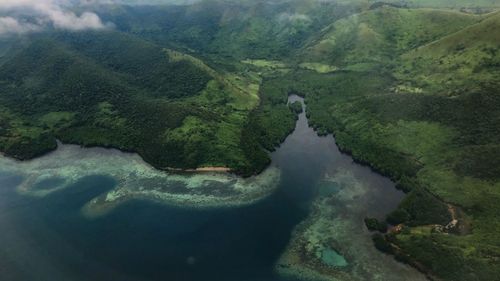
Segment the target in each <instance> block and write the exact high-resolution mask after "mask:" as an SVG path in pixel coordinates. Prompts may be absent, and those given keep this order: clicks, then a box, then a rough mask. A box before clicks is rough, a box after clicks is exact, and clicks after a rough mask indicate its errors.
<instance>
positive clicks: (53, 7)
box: [0, 0, 109, 35]
mask: <svg viewBox="0 0 500 281" xmlns="http://www.w3.org/2000/svg"><path fill="white" fill-rule="evenodd" d="M69 7H70V3H69V2H68V1H67V0H0V12H2V14H4V16H0V35H2V34H21V33H27V32H33V31H38V30H42V29H43V28H45V27H47V26H52V27H53V28H56V29H65V30H72V31H79V30H85V29H103V28H106V27H108V26H109V23H108V24H105V23H103V22H102V20H101V19H100V18H99V16H98V15H97V14H95V13H93V12H88V11H87V12H83V13H81V14H76V13H75V12H73V11H71V10H70V9H69ZM11 13H12V16H11V15H10V14H11ZM5 14H6V16H5ZM14 15H15V16H14ZM21 16H22V17H21ZM26 17H29V18H30V21H27V20H26Z"/></svg>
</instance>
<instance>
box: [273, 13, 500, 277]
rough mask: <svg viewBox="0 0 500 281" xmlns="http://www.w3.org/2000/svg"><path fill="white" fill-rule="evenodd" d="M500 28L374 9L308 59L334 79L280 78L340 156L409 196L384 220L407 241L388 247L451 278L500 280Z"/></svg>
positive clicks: (494, 20)
mask: <svg viewBox="0 0 500 281" xmlns="http://www.w3.org/2000/svg"><path fill="white" fill-rule="evenodd" d="M498 22H499V18H498V14H488V15H483V16H475V15H470V14H461V13H457V12H450V11H436V10H431V9H416V10H414V9H410V10H408V9H397V8H393V7H382V8H379V9H375V10H370V11H368V12H363V13H361V14H358V15H355V16H352V17H349V18H346V19H342V20H340V21H337V22H335V23H333V24H332V25H331V26H330V27H328V28H327V29H325V30H324V31H323V33H322V34H319V35H317V36H316V37H314V38H313V39H312V40H311V41H310V44H309V46H307V47H306V48H304V49H303V50H302V54H303V55H302V63H309V64H310V63H316V64H325V65H328V66H329V67H330V69H332V71H329V72H327V73H324V72H322V71H317V70H316V71H314V70H304V69H300V70H296V71H293V72H289V73H288V74H286V75H284V76H282V77H281V78H280V79H278V80H277V83H278V84H280V85H287V86H286V87H285V89H284V90H285V91H286V92H288V91H295V92H300V93H303V94H304V95H305V97H306V102H307V105H308V107H307V110H308V115H309V116H310V118H309V121H310V124H311V125H312V126H314V127H315V128H316V129H317V130H318V133H320V134H326V133H334V134H335V137H336V141H337V143H338V144H339V146H340V147H341V149H343V150H344V151H346V152H349V153H351V154H352V155H353V157H354V158H355V159H357V160H358V161H360V162H363V163H367V164H370V165H371V166H372V167H374V168H376V169H377V170H378V171H380V172H382V173H384V174H386V175H389V176H391V177H392V178H393V179H394V180H395V181H397V183H398V186H399V187H400V188H402V189H404V190H405V191H407V192H409V195H408V196H407V198H406V199H405V200H404V201H403V202H402V203H401V205H400V208H399V209H398V210H396V211H395V212H393V213H392V214H390V215H389V216H388V218H387V220H388V221H389V222H391V223H393V224H402V225H404V227H403V229H404V231H402V232H397V231H396V232H393V233H390V234H388V235H387V236H386V240H383V241H386V242H388V243H391V244H389V250H390V251H391V252H392V253H393V254H396V256H397V258H398V259H399V260H402V261H406V262H409V263H412V264H414V265H415V266H418V267H420V268H421V269H422V270H425V271H426V272H428V273H429V274H430V275H433V276H435V277H436V276H437V277H438V278H443V279H446V280H495V279H496V278H497V277H498V276H500V272H499V271H498V270H499V268H500V267H499V266H498V265H499V261H498V257H499V256H500V236H499V235H498V233H500V224H499V223H498V221H499V220H498V214H499V213H500V209H499V208H498V204H496V203H495V202H497V201H498V200H500V192H499V190H500V178H499V175H500V171H499V170H498V167H500V163H499V162H498V161H499V159H500V147H499V146H498V143H500V139H499V137H500V131H499V129H498V128H500V110H499V108H500V92H499V90H498V89H500V85H499V84H500V80H499V79H498V77H500V76H499V75H498V74H499V73H498V71H499V66H498V63H496V62H497V61H498V59H499V58H500V53H499V52H498V50H500V43H499V42H500V41H499V40H497V38H498V36H500V28H499V26H498ZM453 219H456V220H457V221H455V222H454V223H452V224H451V225H449V223H450V222H452V220H453ZM447 225H448V227H449V228H446V227H445V226H447ZM376 241H377V243H378V246H380V244H381V241H380V239H378V238H377V240H376ZM390 245H392V246H397V247H394V248H391V246H390ZM380 248H383V247H380ZM386 249H387V248H386ZM464 265H466V266H464Z"/></svg>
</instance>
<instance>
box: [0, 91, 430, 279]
mask: <svg viewBox="0 0 500 281" xmlns="http://www.w3.org/2000/svg"><path fill="white" fill-rule="evenodd" d="M291 99H292V100H296V99H298V100H300V98H298V97H296V96H294V97H291ZM272 156H273V166H272V168H271V170H270V171H269V172H267V174H266V176H261V177H260V178H254V179H249V180H246V181H242V180H240V179H237V178H234V177H232V176H229V177H227V176H220V175H204V176H195V177H192V176H186V175H166V174H164V173H162V172H158V171H154V170H151V168H150V167H149V166H148V165H147V164H145V163H143V162H142V161H141V160H140V159H139V158H138V157H137V156H136V155H132V154H127V153H122V152H119V151H116V150H105V149H83V148H79V147H76V146H66V145H62V146H61V147H60V149H59V150H58V151H57V152H55V153H52V154H50V155H47V156H45V157H42V158H40V159H36V160H33V161H28V162H17V161H12V160H9V159H5V158H0V230H1V233H0V276H1V278H0V279H1V280H13V281H16V280H50V281H59V280H98V281H100V280H103V281H105V280H106V281H108V280H120V281H121V280H123V281H128V280H134V281H136V280H137V281H138V280H169V281H198V280H199V281H218V280H228V281H243V280H248V281H250V280H252V281H257V280H258V281H285V280H288V281H293V280H304V279H305V278H306V277H307V278H309V277H310V276H305V275H304V273H303V272H301V271H300V270H299V268H300V266H297V265H294V266H292V267H288V270H286V272H283V271H282V270H280V268H284V267H286V266H284V265H283V264H284V262H283V261H287V262H288V257H293V255H294V253H295V252H294V246H295V245H299V244H300V243H299V242H297V241H301V243H302V242H304V239H306V240H307V241H306V242H307V243H306V244H305V245H307V246H311V247H312V248H311V251H310V252H311V256H310V259H311V262H313V261H314V262H315V261H316V260H317V261H318V262H320V263H324V266H326V267H332V268H335V270H338V272H336V271H332V272H333V273H334V274H336V275H335V276H336V278H338V279H340V280H342V279H348V278H349V279H350V280H423V277H422V276H421V275H420V274H419V273H418V272H416V271H415V270H413V269H411V268H408V267H406V266H404V265H402V264H399V263H397V262H395V261H394V260H393V259H392V257H388V256H385V255H383V254H381V253H379V252H377V251H376V250H375V249H374V248H373V246H372V245H371V241H370V233H369V232H368V231H367V230H366V229H365V228H364V226H363V223H362V220H363V218H364V217H365V216H371V217H380V218H382V217H383V216H384V215H385V214H386V213H388V212H389V211H390V210H392V209H394V208H395V206H396V205H397V204H398V202H399V201H400V200H401V198H402V197H403V194H401V193H400V192H398V191H397V190H395V188H394V184H393V183H392V182H391V181H389V180H388V179H386V178H384V177H382V176H380V175H377V174H376V173H373V172H372V171H371V170H370V169H369V168H367V167H363V166H360V165H358V164H356V163H354V162H353V161H352V159H351V158H350V157H349V156H347V155H343V154H341V153H340V152H339V151H338V149H337V147H336V145H335V142H334V140H333V138H332V137H331V136H329V137H318V136H317V135H316V134H315V133H314V132H313V131H312V130H311V129H310V128H309V127H308V126H307V119H306V118H305V114H301V115H300V118H299V120H298V122H297V128H296V130H295V132H294V133H293V134H292V135H291V136H289V137H288V138H287V140H286V141H285V143H283V144H282V146H281V147H280V148H279V149H278V150H277V151H276V152H275V153H273V155H272ZM276 171H279V172H276ZM210 187H213V188H212V189H211V188H210ZM214 190H216V191H217V192H215V191H214ZM211 191H213V192H214V194H210V192H211ZM186 192H187V193H186ZM172 194H174V195H175V196H174V195H172ZM234 202H236V203H234ZM103 210H104V211H103ZM298 243H299V244H298ZM369 261H373V262H369ZM332 270H333V269H332ZM311 276H314V274H313V275H311ZM346 276H347V277H348V278H347V277H346ZM318 280H319V279H318ZM331 280H334V279H331Z"/></svg>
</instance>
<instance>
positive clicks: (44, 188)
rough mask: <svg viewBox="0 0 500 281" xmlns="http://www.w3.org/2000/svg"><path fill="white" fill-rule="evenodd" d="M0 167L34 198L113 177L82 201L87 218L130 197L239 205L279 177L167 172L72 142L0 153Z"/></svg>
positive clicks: (271, 172) (274, 171)
mask: <svg viewBox="0 0 500 281" xmlns="http://www.w3.org/2000/svg"><path fill="white" fill-rule="evenodd" d="M0 168H1V170H3V171H7V172H10V173H13V174H17V175H19V176H21V177H22V179H23V180H22V182H21V183H20V185H19V186H18V187H17V190H18V192H19V193H21V194H24V195H27V196H34V197H44V196H47V195H50V194H51V193H54V192H57V191H58V190H61V189H64V188H70V187H71V186H72V185H73V184H75V183H76V182H78V181H79V180H81V179H82V178H84V177H87V176H93V175H102V176H108V177H111V178H113V179H114V181H115V182H116V186H115V188H113V189H111V190H109V191H103V193H102V194H101V195H99V196H97V197H96V198H94V199H92V200H90V201H89V202H87V203H86V204H85V206H84V207H83V209H82V211H83V214H84V215H85V216H87V217H96V216H100V215H104V214H106V213H107V212H109V211H111V210H113V208H115V207H117V206H119V205H120V204H122V203H124V202H127V201H129V200H132V199H142V200H153V201H155V202H158V203H163V204H168V205H173V206H179V207H183V208H215V207H217V208H221V207H237V206H244V205H249V204H252V203H255V202H257V201H259V200H261V199H263V198H265V197H267V196H268V195H270V194H271V193H272V192H273V191H274V190H275V188H276V187H277V186H278V183H279V179H280V170H279V169H278V168H275V167H270V168H268V169H267V170H266V171H265V172H263V173H261V174H260V175H258V176H254V177H250V178H241V177H238V176H236V175H233V174H229V173H221V172H204V173H170V172H165V171H160V170H157V169H155V168H153V167H152V166H150V165H148V164H147V163H146V162H144V161H143V160H142V159H141V158H140V157H139V156H138V155H136V154H131V153H124V152H120V151H118V150H114V149H103V148H81V147H79V146H75V145H59V148H58V149H57V150H56V151H54V152H52V153H50V154H47V155H45V156H43V157H40V158H37V159H33V160H29V161H23V162H21V161H17V160H13V159H10V158H7V157H0Z"/></svg>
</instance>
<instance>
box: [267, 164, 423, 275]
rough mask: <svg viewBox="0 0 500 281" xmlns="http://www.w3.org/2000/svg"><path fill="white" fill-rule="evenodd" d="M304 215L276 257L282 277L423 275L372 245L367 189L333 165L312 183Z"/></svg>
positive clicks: (368, 190) (369, 190) (277, 267)
mask: <svg viewBox="0 0 500 281" xmlns="http://www.w3.org/2000/svg"><path fill="white" fill-rule="evenodd" d="M316 188H317V189H318V192H317V196H316V198H315V199H314V200H313V202H312V204H311V207H310V208H311V210H310V214H309V216H308V217H307V218H306V220H304V221H303V222H302V223H300V224H299V225H298V226H297V227H296V228H295V230H294V232H293V233H292V237H291V240H290V242H289V245H288V246H287V249H286V250H285V252H284V253H283V254H282V256H281V257H280V259H279V260H278V262H277V263H276V267H275V269H276V271H277V272H278V273H279V274H280V275H282V276H285V277H288V278H292V279H300V280H311V281H313V280H314V281H323V280H324V281H334V280H381V281H382V280H383V281H389V280H394V281H396V280H425V278H424V277H423V276H421V275H420V274H419V273H418V272H417V271H416V270H415V269H413V268H410V267H407V266H404V265H402V264H398V263H397V262H396V261H395V260H394V259H393V258H392V257H390V256H387V255H383V254H381V253H379V252H378V251H377V250H376V249H374V247H373V244H372V241H371V239H370V236H369V235H367V233H368V230H367V229H366V227H365V226H364V222H363V217H364V215H365V214H366V212H367V205H369V201H370V198H372V197H373V196H372V194H371V193H372V192H374V190H373V189H371V188H370V186H369V185H367V184H365V183H364V182H362V181H360V180H359V179H357V178H356V177H355V176H354V175H353V174H352V173H351V172H350V171H348V170H345V169H339V170H337V171H335V172H333V173H332V174H331V175H328V174H327V175H325V177H324V178H323V180H321V181H320V182H319V183H318V186H317V187H316Z"/></svg>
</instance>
